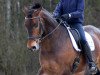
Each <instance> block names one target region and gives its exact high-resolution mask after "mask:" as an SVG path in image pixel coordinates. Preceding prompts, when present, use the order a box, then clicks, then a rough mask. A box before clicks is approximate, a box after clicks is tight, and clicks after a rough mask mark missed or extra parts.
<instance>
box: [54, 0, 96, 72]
mask: <svg viewBox="0 0 100 75" xmlns="http://www.w3.org/2000/svg"><path fill="white" fill-rule="evenodd" d="M53 17H54V18H59V17H60V18H61V19H62V20H65V21H66V22H67V23H68V24H69V25H70V27H71V28H75V29H77V30H78V31H79V33H80V36H81V44H82V51H83V53H84V55H85V57H86V60H87V63H88V66H89V69H90V71H91V72H92V73H96V71H97V67H96V65H95V63H94V61H93V59H92V54H91V50H90V48H89V45H88V43H87V41H86V38H85V34H84V30H83V23H84V0H60V1H59V3H58V4H57V6H56V8H55V10H54V12H53Z"/></svg>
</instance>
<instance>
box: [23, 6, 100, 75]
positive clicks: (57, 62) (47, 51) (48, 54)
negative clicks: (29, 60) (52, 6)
mask: <svg viewBox="0 0 100 75" xmlns="http://www.w3.org/2000/svg"><path fill="white" fill-rule="evenodd" d="M24 13H25V27H26V30H27V32H28V41H27V48H28V49H29V50H32V51H36V50H40V52H39V62H40V66H41V67H40V69H39V72H38V75H90V74H88V72H87V71H88V69H87V63H86V59H85V57H84V55H82V54H81V55H80V63H79V65H78V67H77V70H76V71H75V72H74V73H72V65H73V62H74V60H75V58H76V57H77V56H78V55H79V53H78V52H77V51H76V50H75V49H74V48H73V46H72V42H71V39H70V37H69V33H68V30H66V28H65V27H64V26H62V25H61V24H60V23H58V22H57V21H56V20H55V19H54V18H53V17H52V14H51V13H49V12H48V11H47V10H46V9H44V8H43V7H42V6H41V5H40V4H35V5H32V6H30V7H25V8H24ZM84 30H85V31H87V32H88V33H89V34H90V35H91V36H92V38H93V40H94V44H95V50H94V51H92V54H93V58H94V60H95V63H96V64H97V66H98V69H100V30H99V29H98V28H96V27H94V26H91V25H88V26H85V27H84ZM96 75H100V73H99V74H96Z"/></svg>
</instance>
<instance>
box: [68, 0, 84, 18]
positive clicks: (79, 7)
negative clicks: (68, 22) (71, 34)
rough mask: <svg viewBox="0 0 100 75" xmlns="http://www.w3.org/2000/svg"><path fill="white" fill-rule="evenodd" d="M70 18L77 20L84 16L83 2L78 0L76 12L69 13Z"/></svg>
mask: <svg viewBox="0 0 100 75" xmlns="http://www.w3.org/2000/svg"><path fill="white" fill-rule="evenodd" d="M69 14H70V16H71V18H79V17H82V16H84V15H83V14H84V0H78V2H77V11H75V12H72V13H69Z"/></svg>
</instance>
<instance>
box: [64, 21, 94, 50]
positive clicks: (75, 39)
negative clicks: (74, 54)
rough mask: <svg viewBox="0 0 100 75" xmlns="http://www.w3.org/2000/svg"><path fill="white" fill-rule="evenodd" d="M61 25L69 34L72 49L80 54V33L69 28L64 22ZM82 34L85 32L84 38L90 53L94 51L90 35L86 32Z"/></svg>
mask: <svg viewBox="0 0 100 75" xmlns="http://www.w3.org/2000/svg"><path fill="white" fill-rule="evenodd" d="M63 25H64V26H65V28H66V29H67V30H68V33H69V36H70V39H71V42H72V45H73V47H74V49H75V50H76V51H79V52H80V51H81V43H80V39H81V37H80V33H79V32H78V30H77V29H74V28H70V27H69V25H68V24H67V23H66V22H64V23H63ZM84 32H85V37H86V40H87V42H88V44H89V46H90V49H91V51H94V50H95V45H94V41H93V39H92V37H91V35H90V34H89V33H88V32H86V31H84Z"/></svg>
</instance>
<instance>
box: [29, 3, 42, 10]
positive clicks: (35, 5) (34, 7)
mask: <svg viewBox="0 0 100 75" xmlns="http://www.w3.org/2000/svg"><path fill="white" fill-rule="evenodd" d="M39 8H41V4H39V3H35V4H33V5H32V7H31V9H39Z"/></svg>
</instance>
